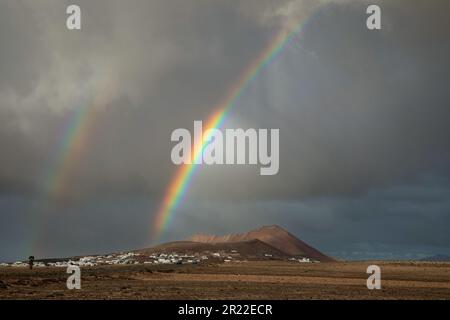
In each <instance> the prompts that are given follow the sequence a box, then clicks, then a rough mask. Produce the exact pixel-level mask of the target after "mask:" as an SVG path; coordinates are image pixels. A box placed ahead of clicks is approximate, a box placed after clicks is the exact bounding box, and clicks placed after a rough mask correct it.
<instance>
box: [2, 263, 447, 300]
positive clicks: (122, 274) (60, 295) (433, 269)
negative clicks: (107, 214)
mask: <svg viewBox="0 0 450 320" xmlns="http://www.w3.org/2000/svg"><path fill="white" fill-rule="evenodd" d="M370 264H377V265H379V266H380V267H381V278H382V282H381V284H382V289H381V290H368V289H367V287H366V279H367V277H368V275H367V274H366V268H367V266H368V265H370ZM65 272H66V270H65V269H64V268H37V269H35V270H28V269H25V268H13V267H4V268H3V267H2V268H0V299H450V263H423V262H420V263H419V262H401V263H400V262H399V263H394V262H351V263H350V262H349V263H344V262H340V263H317V264H300V263H288V262H267V261H266V262H246V263H239V264H238V263H225V264H215V265H180V266H178V265H176V266H175V265H164V266H156V265H155V266H149V265H135V266H108V267H93V268H83V269H82V270H81V281H82V283H81V286H82V288H81V290H68V289H66V280H67V277H68V276H69V275H68V274H66V273H65Z"/></svg>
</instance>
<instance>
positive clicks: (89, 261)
mask: <svg viewBox="0 0 450 320" xmlns="http://www.w3.org/2000/svg"><path fill="white" fill-rule="evenodd" d="M239 257H240V254H239V252H237V251H236V250H231V251H230V252H228V253H227V252H225V251H220V252H206V253H205V254H203V255H200V254H198V253H196V254H195V255H194V254H178V253H176V252H172V253H153V254H150V255H144V254H141V253H136V252H122V253H114V254H109V255H98V256H85V257H81V258H79V259H74V258H72V259H70V260H64V261H56V262H46V263H44V262H34V264H33V266H34V267H46V266H48V267H62V268H67V266H69V265H77V266H80V267H94V266H99V265H130V264H155V265H156V264H198V263H201V262H203V261H206V260H208V259H214V260H221V261H223V262H227V263H228V262H242V261H240V260H239ZM264 257H266V258H271V257H272V255H271V254H268V253H266V254H264ZM289 261H296V262H297V261H298V262H301V263H312V262H316V261H314V260H311V259H310V258H306V257H300V258H298V257H293V258H289ZM10 266H12V267H28V266H29V264H28V262H23V261H17V262H14V263H0V267H10Z"/></svg>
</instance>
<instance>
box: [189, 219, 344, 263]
mask: <svg viewBox="0 0 450 320" xmlns="http://www.w3.org/2000/svg"><path fill="white" fill-rule="evenodd" d="M255 239H256V240H260V241H262V242H265V243H266V244H268V245H270V246H272V247H274V248H276V249H278V250H280V251H281V252H283V253H285V254H287V255H291V256H302V257H308V258H312V259H314V260H318V261H321V262H332V261H335V260H334V259H333V258H331V257H328V256H327V255H325V254H323V253H321V252H320V251H319V250H317V249H315V248H313V247H311V246H310V245H308V244H306V243H305V242H303V241H301V240H300V239H298V238H297V237H295V236H294V235H292V234H290V233H289V232H287V231H286V230H284V229H283V228H281V227H279V226H264V227H261V228H259V229H256V230H252V231H249V232H246V233H240V234H229V235H225V236H214V235H204V234H196V235H194V236H192V237H191V238H189V241H194V242H201V243H226V242H242V241H250V240H255Z"/></svg>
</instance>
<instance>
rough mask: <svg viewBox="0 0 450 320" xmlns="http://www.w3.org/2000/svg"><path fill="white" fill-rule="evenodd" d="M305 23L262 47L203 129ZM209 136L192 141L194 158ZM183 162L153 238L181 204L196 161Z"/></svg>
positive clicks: (214, 124) (221, 117)
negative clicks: (190, 162)
mask: <svg viewBox="0 0 450 320" xmlns="http://www.w3.org/2000/svg"><path fill="white" fill-rule="evenodd" d="M303 26H304V24H300V25H298V26H297V27H295V28H292V29H290V30H289V29H282V30H281V31H280V32H279V33H278V34H277V35H276V36H275V37H274V38H273V39H272V41H270V43H269V44H268V45H267V46H266V47H265V48H264V50H262V51H261V53H260V54H259V55H258V56H257V57H256V58H255V59H254V60H253V61H252V62H251V63H250V65H249V66H248V67H247V68H246V69H245V70H244V71H243V72H242V74H241V76H240V77H239V78H238V81H237V82H236V83H235V84H234V85H233V86H232V87H231V89H230V90H229V92H228V94H227V95H225V99H224V100H223V101H222V103H220V104H219V105H218V107H216V108H215V111H214V113H213V114H212V115H211V116H210V118H209V119H208V121H207V122H206V125H205V124H204V125H203V131H204V132H205V131H206V130H208V129H213V128H220V127H221V126H222V124H223V122H224V121H225V118H226V116H227V115H228V113H229V111H230V110H231V109H232V108H233V107H234V106H235V105H236V103H237V102H238V101H239V99H240V97H241V96H242V94H243V93H244V91H245V90H246V89H247V88H248V86H249V85H250V84H251V83H252V82H253V80H255V79H256V77H258V75H259V74H260V73H261V71H262V70H264V69H265V67H267V66H268V65H270V64H271V63H272V62H273V61H274V60H275V59H276V58H277V57H278V56H279V55H280V53H281V52H283V49H285V48H286V47H287V46H288V45H289V44H290V43H291V42H292V41H293V40H294V39H295V37H296V36H297V35H299V33H300V32H301V30H302V28H303ZM209 138H210V137H205V139H203V141H195V142H194V145H195V147H194V154H193V159H198V158H200V157H201V156H202V154H203V151H204V148H205V146H206V144H207V143H205V142H206V141H209ZM194 163H195V161H192V164H184V165H181V167H180V168H179V169H178V170H177V172H176V173H175V176H174V177H173V179H172V181H171V182H170V184H169V186H168V188H167V190H166V193H165V195H164V198H163V200H162V202H161V204H160V207H159V210H158V211H157V213H156V216H155V218H154V221H153V224H152V239H153V240H157V239H158V238H159V237H160V236H161V234H162V233H163V232H164V230H165V229H166V228H167V226H168V225H169V224H170V222H171V220H172V218H173V215H174V212H175V211H176V209H177V208H178V207H179V205H180V204H181V202H182V200H183V198H184V196H185V194H186V191H187V190H188V187H189V185H190V182H191V181H192V177H193V175H194V172H195V171H196V168H197V166H198V165H196V164H194Z"/></svg>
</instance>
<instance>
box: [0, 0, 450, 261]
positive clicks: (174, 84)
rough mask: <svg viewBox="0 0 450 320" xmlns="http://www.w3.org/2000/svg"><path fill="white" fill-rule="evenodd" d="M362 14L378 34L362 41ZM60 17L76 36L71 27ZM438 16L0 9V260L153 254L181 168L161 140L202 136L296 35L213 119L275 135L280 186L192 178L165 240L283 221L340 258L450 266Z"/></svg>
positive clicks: (242, 5) (254, 2) (225, 177)
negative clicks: (375, 23)
mask: <svg viewBox="0 0 450 320" xmlns="http://www.w3.org/2000/svg"><path fill="white" fill-rule="evenodd" d="M369 3H370V4H372V3H376V4H378V5H379V6H380V8H381V10H382V28H381V30H372V31H371V30H368V29H367V28H366V19H367V17H368V15H367V14H366V8H367V6H368V5H369ZM70 4H77V5H79V6H80V8H81V12H82V29H81V30H77V31H69V30H67V28H66V18H67V15H66V13H65V11H66V7H67V6H68V5H70ZM448 12H450V3H449V2H448V1H446V0H433V1H419V0H412V1H407V0H396V1H375V0H374V1H370V2H367V1H359V0H358V1H357V0H342V1H339V0H334V1H333V0H320V1H316V0H276V1H275V0H237V1H211V0H151V1H148V0H130V1H120V0H96V1H92V0H90V1H88V0H85V1H82V0H71V1H61V0H39V1H36V0H21V1H18V0H2V1H1V2H0V261H14V260H21V259H25V258H27V257H28V256H29V255H31V254H33V255H34V256H36V257H61V256H70V255H79V254H94V253H105V252H111V251H117V250H129V249H137V248H143V247H147V246H149V245H151V244H152V240H151V239H152V234H151V233H152V223H154V220H153V219H154V217H155V214H156V213H157V211H158V208H159V206H160V203H161V201H162V199H163V197H164V194H165V192H166V189H167V187H168V185H169V184H170V181H171V179H172V177H173V176H174V174H175V173H176V171H177V169H178V167H177V166H175V165H174V164H173V163H172V161H171V158H170V153H171V149H172V147H173V146H174V143H173V142H171V140H170V136H171V132H172V131H173V130H174V129H177V128H187V129H188V130H193V123H194V120H203V121H205V120H206V119H207V118H208V117H209V116H210V115H211V114H212V113H213V112H214V111H215V108H216V106H217V105H218V104H219V103H220V102H221V101H223V99H224V98H225V97H226V95H227V92H229V90H230V88H232V87H233V85H234V84H235V83H236V82H237V81H238V79H239V77H240V75H241V74H242V72H243V70H245V69H246V67H247V66H248V65H250V64H251V63H252V62H253V61H254V60H255V58H256V57H258V55H259V54H260V52H261V51H263V50H264V48H265V47H266V46H267V45H268V44H269V43H270V42H271V40H272V39H273V38H274V37H275V36H276V35H277V34H278V33H279V32H280V30H284V29H289V28H292V27H293V26H297V25H301V26H302V28H301V32H300V33H299V34H298V35H296V36H295V37H294V39H293V41H292V42H291V43H290V44H289V45H288V46H287V47H286V48H284V49H283V51H282V52H281V54H280V55H279V56H278V57H277V58H276V59H274V61H273V62H272V63H270V64H269V65H267V66H266V68H264V70H263V71H262V72H261V73H260V74H259V75H258V77H257V78H256V79H255V80H254V81H253V82H252V83H251V84H250V86H249V87H248V88H246V89H245V90H244V91H243V94H242V96H241V97H240V99H239V101H238V102H237V104H236V106H235V107H234V108H233V109H232V110H231V111H230V114H229V115H228V117H227V119H226V121H225V124H224V127H226V128H278V129H280V161H279V163H280V169H279V172H278V174H277V175H274V176H261V175H259V167H258V166H250V165H248V166H208V167H206V166H202V167H201V168H199V169H198V170H197V172H196V175H195V177H194V179H193V181H192V182H191V184H190V186H189V189H188V192H187V194H186V196H185V198H184V200H183V202H182V203H181V204H180V207H179V208H177V210H175V211H174V213H173V216H172V219H171V223H170V224H169V225H168V226H167V228H166V229H165V230H164V233H163V234H162V237H161V239H159V241H173V240H180V239H185V238H186V237H188V236H190V235H191V234H193V233H198V232H201V233H212V234H226V233H236V232H244V231H247V230H250V229H253V228H257V227H260V226H262V225H273V224H277V225H280V226H282V227H284V228H286V229H287V230H289V231H290V232H291V233H293V234H294V235H296V236H298V237H299V238H300V239H302V240H304V241H306V242H307V243H309V244H311V245H313V246H315V247H317V248H318V249H319V250H321V251H323V252H325V253H327V254H330V255H333V256H335V257H338V258H342V259H417V258H422V257H425V256H429V255H434V254H450V166H449V160H450V148H449V147H450V139H449V137H450V109H449V108H448V107H449V105H450V91H449V90H448V85H449V82H450V79H449V75H450V62H449V59H448V57H449V56H450V19H448ZM74 119H81V121H79V122H78V124H79V126H80V127H81V129H80V132H81V133H80V134H78V135H77V139H75V140H76V142H75V143H74V146H72V148H69V149H67V146H66V144H65V143H64V142H65V141H67V140H68V138H67V137H69V138H70V133H71V132H72V131H71V124H73V123H74ZM75 123H77V122H76V121H75ZM67 150H68V151H67ZM64 154H66V155H67V156H66V157H65V158H64V157H62V156H61V155H64Z"/></svg>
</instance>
